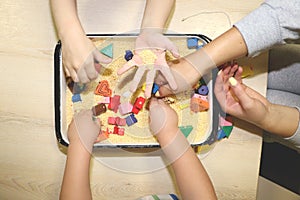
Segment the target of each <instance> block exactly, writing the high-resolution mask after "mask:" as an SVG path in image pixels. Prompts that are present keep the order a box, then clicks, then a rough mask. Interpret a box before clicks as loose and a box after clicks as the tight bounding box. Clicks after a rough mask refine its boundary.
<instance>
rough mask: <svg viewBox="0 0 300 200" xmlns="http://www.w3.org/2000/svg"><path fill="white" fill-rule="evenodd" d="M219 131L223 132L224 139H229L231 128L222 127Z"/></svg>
mask: <svg viewBox="0 0 300 200" xmlns="http://www.w3.org/2000/svg"><path fill="white" fill-rule="evenodd" d="M221 129H222V130H223V131H224V133H225V135H226V137H229V135H230V133H231V131H232V129H233V126H222V127H221Z"/></svg>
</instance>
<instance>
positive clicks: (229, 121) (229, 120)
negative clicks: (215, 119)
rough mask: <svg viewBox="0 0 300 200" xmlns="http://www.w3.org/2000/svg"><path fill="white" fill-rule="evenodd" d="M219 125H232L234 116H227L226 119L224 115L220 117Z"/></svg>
mask: <svg viewBox="0 0 300 200" xmlns="http://www.w3.org/2000/svg"><path fill="white" fill-rule="evenodd" d="M219 125H220V126H232V118H231V117H228V116H227V117H226V119H224V118H223V117H220V119H219Z"/></svg>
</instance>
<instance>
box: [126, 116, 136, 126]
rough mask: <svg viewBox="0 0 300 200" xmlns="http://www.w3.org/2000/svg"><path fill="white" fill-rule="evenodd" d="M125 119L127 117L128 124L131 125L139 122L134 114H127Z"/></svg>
mask: <svg viewBox="0 0 300 200" xmlns="http://www.w3.org/2000/svg"><path fill="white" fill-rule="evenodd" d="M125 119H126V124H127V125H128V126H131V125H133V124H135V123H137V119H136V118H135V116H134V114H131V115H129V116H127V117H126V118H125Z"/></svg>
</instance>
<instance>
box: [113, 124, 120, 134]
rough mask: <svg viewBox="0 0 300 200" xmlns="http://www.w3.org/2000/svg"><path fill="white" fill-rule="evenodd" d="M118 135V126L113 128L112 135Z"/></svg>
mask: <svg viewBox="0 0 300 200" xmlns="http://www.w3.org/2000/svg"><path fill="white" fill-rule="evenodd" d="M118 133H119V127H118V126H115V127H114V132H113V134H118Z"/></svg>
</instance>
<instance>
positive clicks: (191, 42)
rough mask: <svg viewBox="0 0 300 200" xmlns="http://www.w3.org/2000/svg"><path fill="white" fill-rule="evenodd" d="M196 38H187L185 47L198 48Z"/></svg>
mask: <svg viewBox="0 0 300 200" xmlns="http://www.w3.org/2000/svg"><path fill="white" fill-rule="evenodd" d="M198 40H199V39H198V38H188V39H187V47H188V48H189V49H196V48H197V47H198Z"/></svg>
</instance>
